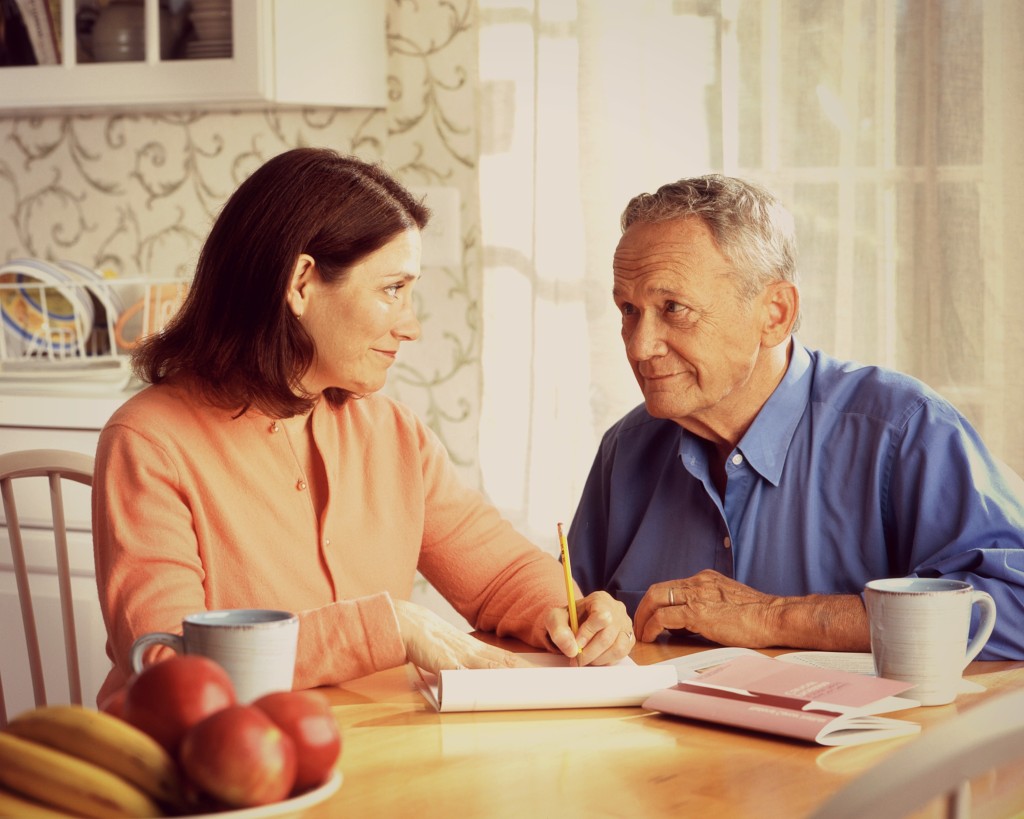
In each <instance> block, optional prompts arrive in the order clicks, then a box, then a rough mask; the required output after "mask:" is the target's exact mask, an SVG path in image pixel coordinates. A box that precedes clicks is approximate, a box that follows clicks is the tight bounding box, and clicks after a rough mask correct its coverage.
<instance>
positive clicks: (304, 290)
mask: <svg viewBox="0 0 1024 819" xmlns="http://www.w3.org/2000/svg"><path fill="white" fill-rule="evenodd" d="M315 279H316V262H315V261H314V260H313V257H312V256H310V255H308V254H306V253H301V254H299V258H298V259H296V260H295V269H294V270H292V277H291V279H290V280H289V282H288V294H287V296H286V298H287V300H288V308H289V309H290V310H291V311H292V315H294V316H295V318H298V319H300V318H302V314H303V313H305V312H306V307H308V306H309V299H310V296H311V295H312V292H313V289H314V287H313V284H314V281H315Z"/></svg>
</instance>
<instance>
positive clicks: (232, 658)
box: [131, 609, 299, 703]
mask: <svg viewBox="0 0 1024 819" xmlns="http://www.w3.org/2000/svg"><path fill="white" fill-rule="evenodd" d="M181 630H182V633H181V634H171V633H170V632H165V631H155V632H152V633H150V634H143V635H142V636H141V637H139V638H138V639H137V640H136V641H135V643H134V644H133V645H132V651H131V665H132V670H133V671H135V672H139V671H141V670H142V668H143V666H144V663H143V657H144V655H145V653H146V650H147V649H149V648H150V647H152V646H156V645H163V646H167V647H168V648H171V649H173V650H174V651H176V652H178V653H179V654H201V655H203V656H204V657H209V658H210V659H211V660H213V661H214V662H216V663H218V664H219V665H221V666H222V667H223V668H224V670H225V671H227V673H228V676H229V677H231V681H232V682H233V683H234V686H235V694H236V695H237V697H238V701H239V702H243V703H247V702H252V700H254V699H256V698H257V697H260V696H262V695H263V694H268V693H270V692H271V691H290V690H291V688H292V682H293V680H294V677H295V653H296V650H297V648H298V642H299V618H298V617H297V616H296V615H294V614H292V613H291V612H289V611H276V610H273V609H223V610H219V611H201V612H197V613H195V614H190V615H188V616H187V617H185V618H184V619H183V620H182V621H181Z"/></svg>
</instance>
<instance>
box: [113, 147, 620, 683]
mask: <svg viewBox="0 0 1024 819" xmlns="http://www.w3.org/2000/svg"><path fill="white" fill-rule="evenodd" d="M428 218H429V212H428V211H427V209H426V208H425V207H424V206H423V205H422V204H420V203H419V202H417V201H416V200H414V199H413V198H412V197H411V196H410V194H409V193H408V191H406V190H405V189H404V188H403V187H402V186H401V185H400V184H399V183H398V182H396V181H395V180H394V179H392V178H391V177H390V176H388V175H387V174H386V173H385V172H384V171H382V170H381V169H379V168H378V167H375V166H373V165H368V164H366V163H364V162H361V161H359V160H357V159H354V158H351V157H343V156H339V155H338V154H336V153H334V152H332V151H328V150H322V149H313V148H300V149H295V150H292V151H288V152H286V153H284V154H281V155H279V156H277V157H275V158H274V159H271V160H270V161H269V162H267V163H266V164H265V165H263V166H262V167H261V168H259V169H258V170H257V171H256V172H255V173H254V174H253V175H252V176H251V177H249V178H248V179H247V180H246V181H245V182H244V183H243V184H242V185H241V186H240V187H239V188H238V190H237V191H236V192H235V193H234V195H232V196H231V198H230V199H229V200H228V202H227V204H226V205H225V206H224V209H223V211H222V212H221V213H220V215H219V216H218V218H217V220H216V222H215V224H214V226H213V229H212V231H211V232H210V235H209V237H208V239H207V241H206V244H205V245H204V247H203V250H202V252H201V254H200V257H199V263H198V266H197V269H196V274H195V278H194V281H193V284H192V288H191V290H190V292H189V295H188V297H187V299H186V301H185V303H184V305H183V306H182V309H181V311H180V312H179V314H178V315H177V317H176V318H175V319H174V321H173V322H172V323H171V324H170V326H168V327H167V328H166V330H165V331H164V332H162V333H160V334H158V335H155V336H151V337H150V338H149V339H147V340H146V341H145V342H143V343H142V344H141V345H140V347H139V348H137V350H136V352H135V353H134V356H133V365H134V368H135V370H136V372H137V374H138V375H139V376H140V377H141V378H142V379H143V380H144V381H147V382H149V384H150V386H148V387H147V388H146V389H144V390H142V391H141V392H140V393H138V394H137V395H135V396H134V397H132V398H131V399H130V400H128V401H127V402H126V403H125V404H124V405H123V406H122V407H121V408H120V409H119V410H118V411H117V412H116V413H115V414H114V415H113V416H112V418H111V419H110V421H109V422H108V423H107V425H106V427H105V428H104V430H103V432H102V434H101V436H100V441H99V446H98V450H97V457H96V475H95V484H94V490H93V513H94V524H93V526H94V541H95V549H96V569H97V571H96V579H97V583H98V586H99V590H100V599H101V604H102V609H103V616H104V620H105V622H106V626H107V633H108V638H109V639H108V647H107V651H108V653H109V655H110V657H111V658H112V660H113V662H114V668H113V670H112V671H111V673H110V675H109V676H108V678H107V680H106V682H105V683H104V685H103V688H102V689H101V691H100V694H99V697H98V699H99V701H101V702H102V701H103V700H104V699H105V698H106V697H107V696H109V695H111V694H112V693H114V692H115V691H116V690H117V689H118V688H120V687H121V686H122V685H123V684H124V682H125V681H126V679H127V677H128V676H129V674H130V668H129V661H128V657H129V652H130V649H131V645H132V642H133V641H134V640H135V639H136V638H137V637H139V636H140V635H141V634H144V633H146V632H150V631H178V630H179V629H180V623H181V619H182V617H183V616H184V615H186V614H189V613H191V612H195V611H202V610H204V609H222V608H273V609H285V610H289V611H296V612H298V613H299V616H300V629H299V649H298V658H297V661H296V670H295V687H296V688H308V687H313V686H317V685H325V684H333V683H340V682H342V681H345V680H348V679H351V678H354V677H358V676H361V675H364V674H368V673H371V672H373V671H377V670H380V669H383V668H388V667H392V666H396V665H400V664H402V663H405V662H407V661H411V662H414V663H416V664H417V665H419V666H421V667H423V668H426V669H428V670H432V671H437V670H440V669H441V668H453V667H460V666H462V667H470V668H476V667H493V666H502V665H516V664H518V662H519V661H518V660H517V659H516V657H515V655H514V654H511V653H508V652H505V651H502V650H499V649H497V648H494V647H492V646H488V645H485V644H484V643H482V642H480V641H478V640H476V639H474V638H473V637H472V636H470V635H468V634H464V633H462V632H460V631H459V630H458V629H456V628H454V627H452V626H450V625H449V624H447V623H446V622H445V621H443V620H442V619H441V618H440V617H438V616H436V615H435V614H433V613H432V612H430V611H428V610H427V609H425V608H423V607H421V606H418V605H415V604H413V603H410V602H409V601H408V598H409V595H410V593H411V591H412V588H413V582H414V580H415V576H416V572H417V570H419V571H421V572H422V574H423V575H424V576H425V577H426V578H427V579H428V580H430V581H431V582H432V583H433V584H434V586H435V587H436V588H437V589H438V590H439V591H440V592H441V593H442V594H443V595H444V596H445V597H446V598H447V599H448V600H449V601H450V602H451V603H452V605H453V606H454V607H455V608H456V609H457V610H458V611H459V612H460V613H461V614H462V615H463V616H464V617H466V619H467V620H468V621H469V622H470V623H472V624H473V626H474V627H476V628H477V629H481V630H486V631H495V632H496V633H498V634H499V635H508V636H512V637H517V638H519V639H521V640H524V641H525V642H527V643H529V644H531V645H533V646H537V647H545V648H547V649H549V650H557V651H561V652H563V653H565V654H566V655H567V656H570V657H571V656H576V654H577V649H578V647H579V649H582V653H581V654H580V655H579V658H580V662H581V663H600V664H604V663H609V662H614V661H616V660H618V659H620V658H621V657H623V656H625V655H626V653H627V652H628V651H629V649H630V648H631V647H632V645H633V635H632V630H631V626H630V622H629V618H628V616H627V615H626V612H625V608H624V606H622V604H620V603H617V602H616V601H614V600H612V598H611V597H610V596H609V595H607V594H605V593H603V592H600V593H596V594H594V595H591V596H589V597H587V598H585V599H584V600H582V601H581V603H580V614H581V621H582V624H581V626H580V630H579V633H578V635H577V637H576V638H574V636H573V633H572V631H571V630H570V628H569V625H568V615H567V610H566V607H565V586H564V580H563V576H562V573H561V567H560V566H559V564H558V562H557V561H556V560H555V559H553V558H552V557H551V556H549V555H547V554H545V553H544V552H542V551H541V550H540V549H538V548H537V547H535V546H533V545H532V544H530V543H529V542H528V541H526V540H525V539H524V538H522V537H521V536H520V535H518V534H517V533H516V532H515V531H514V530H513V529H512V528H511V526H510V525H509V524H508V523H507V522H506V521H504V520H502V519H501V517H500V516H499V514H498V513H497V511H496V510H495V509H494V508H493V507H491V506H490V505H489V504H487V503H486V502H485V501H484V500H483V498H482V497H481V496H480V494H479V493H477V492H475V491H472V490H470V489H468V488H466V487H464V486H462V485H461V484H460V482H459V481H458V479H457V477H456V475H455V473H454V470H453V468H452V466H451V464H450V463H449V460H448V458H447V454H446V452H445V450H444V448H443V446H442V445H441V443H440V442H439V441H438V439H437V438H436V437H435V436H434V435H433V434H432V433H431V432H430V430H429V429H428V428H427V427H426V426H425V425H424V424H423V423H422V422H421V421H419V420H418V419H417V418H416V417H415V415H414V414H413V413H412V412H411V411H410V410H409V409H408V408H406V407H404V406H402V405H401V404H399V403H397V402H395V401H392V400H389V399H388V398H385V397H382V396H379V395H375V393H376V392H377V391H378V390H379V389H380V388H381V387H382V386H383V385H384V381H385V378H386V376H387V371H388V368H389V367H390V366H391V365H392V364H393V363H394V361H395V356H396V354H397V352H398V349H399V347H400V346H401V344H402V342H404V341H413V340H415V339H416V338H418V337H419V333H420V327H419V323H418V322H417V320H416V317H415V315H414V313H413V308H412V291H413V288H414V286H415V284H416V282H417V280H418V278H419V275H420V231H421V230H422V229H423V227H424V226H425V225H426V223H427V219H428Z"/></svg>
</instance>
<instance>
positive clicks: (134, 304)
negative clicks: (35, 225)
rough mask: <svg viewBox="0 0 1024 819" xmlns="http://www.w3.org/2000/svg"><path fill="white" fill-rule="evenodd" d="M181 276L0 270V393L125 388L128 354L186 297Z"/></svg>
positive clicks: (37, 267)
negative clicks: (16, 389) (31, 389)
mask: <svg viewBox="0 0 1024 819" xmlns="http://www.w3.org/2000/svg"><path fill="white" fill-rule="evenodd" d="M188 286H189V281H188V280H187V279H181V278H158V277H140V278H120V277H116V276H109V275H103V274H101V273H99V272H98V271H96V270H93V269H92V268H88V267H85V266H83V265H79V264H77V263H74V262H68V261H60V262H49V261H43V260H41V259H15V260H13V261H11V262H7V263H6V264H3V265H0V319H2V324H3V332H2V333H0V387H17V386H24V387H35V388H43V389H45V388H47V387H58V388H59V387H62V386H68V387H71V386H78V387H82V386H86V385H90V384H91V385H96V386H102V387H103V388H104V389H122V390H123V389H126V388H127V387H128V386H129V384H130V383H131V381H132V372H131V363H130V354H131V351H132V349H133V348H134V347H135V346H136V345H137V344H138V342H139V341H140V340H141V339H142V338H144V337H145V336H147V335H149V334H151V333H155V332H159V331H160V330H161V329H162V328H163V327H164V326H166V324H167V322H168V321H170V319H171V318H172V317H173V316H174V314H175V313H176V312H177V311H178V308H179V307H180V306H181V304H182V302H183V301H184V298H185V295H186V293H187V292H188Z"/></svg>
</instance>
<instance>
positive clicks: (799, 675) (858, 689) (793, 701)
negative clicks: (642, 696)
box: [643, 656, 921, 745]
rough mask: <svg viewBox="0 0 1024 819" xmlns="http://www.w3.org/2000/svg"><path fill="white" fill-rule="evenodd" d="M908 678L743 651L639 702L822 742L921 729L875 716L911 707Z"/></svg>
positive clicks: (692, 716)
mask: <svg viewBox="0 0 1024 819" xmlns="http://www.w3.org/2000/svg"><path fill="white" fill-rule="evenodd" d="M912 685H913V684H912V683H906V682H899V681H897V680H887V679H883V678H880V677H869V676H866V675H864V674H856V673H853V672H849V671H838V670H835V669H828V668H816V667H813V666H806V665H797V664H795V663H787V662H782V661H780V660H776V659H774V658H772V657H764V656H744V657H738V658H737V659H734V660H731V661H729V662H726V663H722V664H721V665H717V666H714V667H713V668H710V669H708V670H707V671H705V672H703V673H701V674H699V675H697V676H696V677H694V678H692V679H688V680H684V681H683V682H680V683H679V684H678V685H674V686H672V687H671V688H666V689H663V690H661V691H657V692H655V693H654V694H652V695H651V696H650V697H648V698H647V699H646V700H644V703H643V707H644V708H646V709H648V710H651V711H662V712H664V713H667V714H673V715H675V716H680V717H687V718H689V719H697V720H702V721H705V722H716V723H720V724H723V725H730V726H733V727H736V728H746V729H749V730H752V731H761V732H764V733H769V734H777V735H779V736H785V737H791V738H793V739H799V740H804V741H806V742H816V743H818V744H819V745H857V744H860V743H863V742H874V741H876V740H880V739H890V738H892V737H897V736H905V735H907V734H912V733H916V732H918V731H920V730H921V726H920V725H918V724H917V723H913V722H907V721H905V720H897V719H889V718H886V717H880V716H877V715H878V714H881V713H886V712H889V711H898V710H903V709H907V708H913V707H915V706H917V705H918V703H917V702H916V701H914V700H910V699H905V698H903V697H897V696H896V695H897V694H900V693H901V692H904V691H906V690H907V689H909V688H911V687H912Z"/></svg>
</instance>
